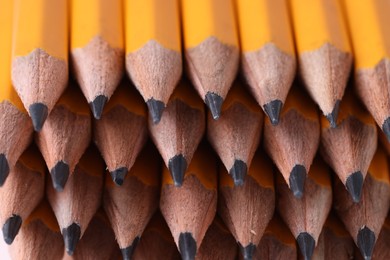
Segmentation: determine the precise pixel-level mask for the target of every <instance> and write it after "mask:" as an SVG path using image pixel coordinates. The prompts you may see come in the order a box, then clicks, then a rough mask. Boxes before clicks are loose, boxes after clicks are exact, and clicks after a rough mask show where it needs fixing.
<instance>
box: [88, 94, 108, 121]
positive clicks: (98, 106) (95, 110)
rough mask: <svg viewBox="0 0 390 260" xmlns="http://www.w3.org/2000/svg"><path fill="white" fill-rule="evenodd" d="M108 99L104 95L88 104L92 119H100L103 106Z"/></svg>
mask: <svg viewBox="0 0 390 260" xmlns="http://www.w3.org/2000/svg"><path fill="white" fill-rule="evenodd" d="M107 101H108V98H107V97H106V96H104V95H99V96H97V97H96V98H95V99H94V100H93V101H92V102H91V103H89V105H90V107H91V110H92V114H93V117H94V118H95V119H98V120H99V119H100V118H101V117H102V113H103V109H104V106H105V105H106V103H107Z"/></svg>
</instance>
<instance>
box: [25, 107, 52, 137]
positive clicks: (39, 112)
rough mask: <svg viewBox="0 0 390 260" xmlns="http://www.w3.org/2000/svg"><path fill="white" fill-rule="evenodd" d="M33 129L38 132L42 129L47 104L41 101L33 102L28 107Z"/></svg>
mask: <svg viewBox="0 0 390 260" xmlns="http://www.w3.org/2000/svg"><path fill="white" fill-rule="evenodd" d="M28 112H29V114H30V117H31V120H32V124H33V126H34V130H35V131H37V132H39V131H41V130H42V127H43V124H44V123H45V121H46V118H47V115H48V109H47V106H46V105H44V104H42V103H34V104H32V105H30V107H29V108H28Z"/></svg>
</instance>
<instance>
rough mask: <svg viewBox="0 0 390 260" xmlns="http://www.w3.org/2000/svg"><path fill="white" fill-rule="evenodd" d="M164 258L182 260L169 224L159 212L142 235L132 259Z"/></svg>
mask: <svg viewBox="0 0 390 260" xmlns="http://www.w3.org/2000/svg"><path fill="white" fill-rule="evenodd" d="M162 256H164V258H165V259H170V260H180V259H181V257H180V254H179V251H177V248H176V245H175V241H174V240H173V237H172V235H171V232H170V231H169V228H168V226H167V223H166V222H165V220H164V218H163V216H162V215H161V213H160V212H159V211H157V212H156V213H155V214H154V216H153V217H152V219H151V220H150V221H149V223H148V225H147V226H146V228H145V230H144V232H143V233H142V237H141V239H140V241H139V244H138V245H137V248H136V249H135V251H134V255H133V257H132V259H134V260H143V259H148V260H159V259H161V257H162Z"/></svg>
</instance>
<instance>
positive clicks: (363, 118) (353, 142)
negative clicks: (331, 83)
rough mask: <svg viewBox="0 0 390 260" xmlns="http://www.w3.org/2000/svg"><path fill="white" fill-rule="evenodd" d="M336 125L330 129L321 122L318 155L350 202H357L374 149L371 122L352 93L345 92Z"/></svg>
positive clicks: (325, 122) (374, 128)
mask: <svg viewBox="0 0 390 260" xmlns="http://www.w3.org/2000/svg"><path fill="white" fill-rule="evenodd" d="M337 124H338V127H337V128H332V127H331V125H330V124H329V122H328V121H327V120H326V119H324V118H321V154H322V156H323V158H324V159H325V161H326V162H327V163H328V164H329V165H330V166H331V167H332V168H333V170H334V171H335V172H336V174H337V176H338V177H339V178H340V180H341V181H342V182H343V183H344V185H345V187H346V188H347V190H348V192H349V193H350V195H351V197H352V199H353V201H355V202H359V200H360V196H361V193H362V189H363V182H364V178H365V177H366V174H367V170H368V167H369V166H370V162H371V160H372V157H373V156H374V153H375V150H376V146H377V139H378V137H377V131H376V125H375V121H374V119H373V118H372V117H371V115H370V114H369V113H368V112H367V111H366V110H365V109H364V108H363V107H362V106H361V105H360V104H359V101H358V100H357V99H356V97H355V96H354V95H353V94H352V91H346V93H345V95H344V99H343V102H341V105H340V113H339V117H338V121H337Z"/></svg>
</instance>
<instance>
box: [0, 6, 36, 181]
mask: <svg viewBox="0 0 390 260" xmlns="http://www.w3.org/2000/svg"><path fill="white" fill-rule="evenodd" d="M0 6H1V9H0V38H1V41H0V55H1V59H0V115H1V116H0V186H3V185H4V183H5V180H6V179H7V177H8V174H9V173H10V172H11V171H13V168H14V167H15V164H16V161H17V160H18V158H19V157H20V156H21V155H22V153H23V151H24V150H25V149H26V148H27V146H28V145H29V143H30V142H31V140H32V133H33V127H32V124H31V120H30V118H29V116H28V114H27V111H26V110H25V108H24V106H23V103H22V101H21V100H20V98H19V97H18V95H17V93H16V92H15V90H14V88H13V86H12V83H11V54H12V19H13V1H8V0H1V1H0Z"/></svg>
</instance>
